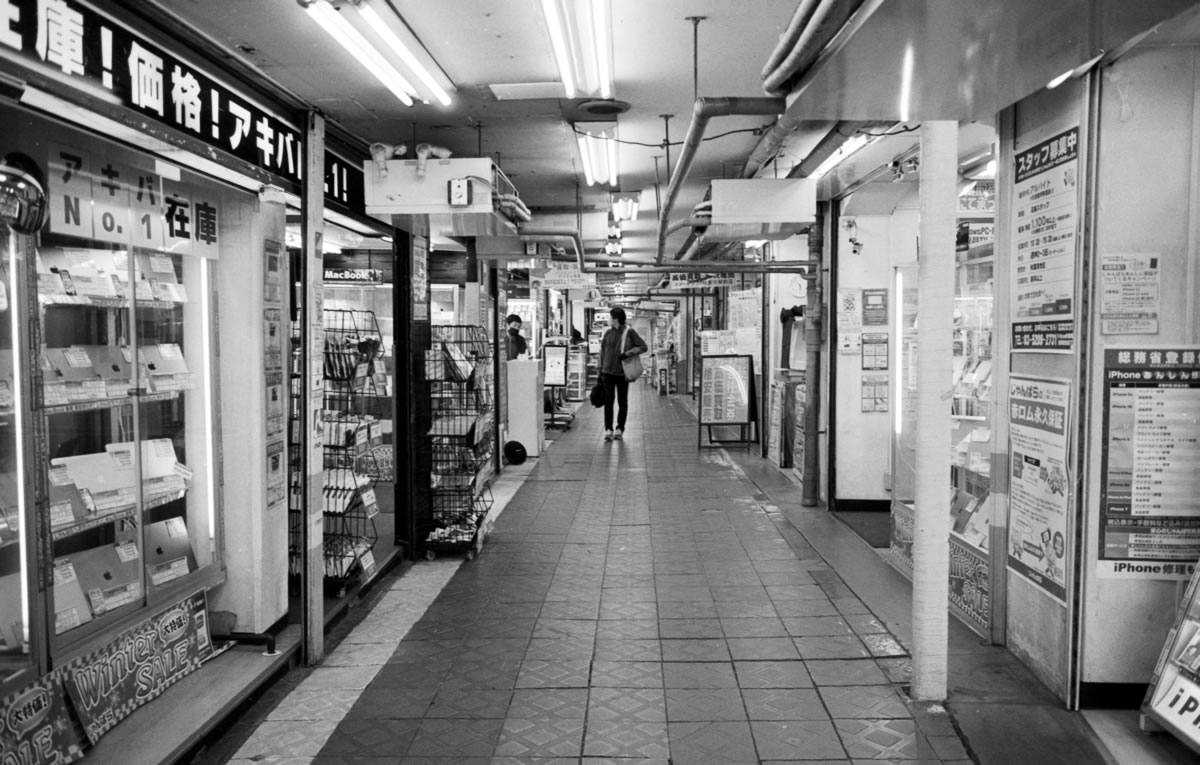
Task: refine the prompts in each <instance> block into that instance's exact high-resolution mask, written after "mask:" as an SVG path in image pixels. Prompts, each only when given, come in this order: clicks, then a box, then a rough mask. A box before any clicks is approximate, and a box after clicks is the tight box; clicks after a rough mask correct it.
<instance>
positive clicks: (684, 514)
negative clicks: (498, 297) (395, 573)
mask: <svg viewBox="0 0 1200 765" xmlns="http://www.w3.org/2000/svg"><path fill="white" fill-rule="evenodd" d="M631 394H632V395H631V397H630V398H631V399H632V401H631V407H632V411H631V419H630V428H629V430H628V431H627V433H626V437H625V440H624V441H621V442H613V443H605V442H604V441H603V440H602V439H601V429H600V422H599V416H598V415H599V413H598V411H597V410H594V409H591V408H590V407H587V408H586V409H585V410H581V412H580V415H579V417H578V418H577V419H576V424H575V426H574V428H573V429H572V430H571V431H570V432H568V433H566V434H564V435H563V436H561V437H559V438H558V439H557V440H556V441H555V443H554V444H553V447H552V448H551V449H550V450H549V451H548V452H546V453H545V454H544V455H543V456H542V458H541V459H540V460H539V461H538V464H537V465H536V467H535V468H534V469H533V471H532V472H531V473H530V475H529V477H528V479H527V480H526V481H525V483H524V484H523V485H522V487H521V488H520V490H519V491H518V492H517V493H516V495H515V496H514V497H513V498H512V500H511V501H510V502H509V504H508V506H507V508H506V509H505V510H504V512H503V514H501V516H500V517H499V519H498V521H497V523H496V526H495V531H494V533H493V535H492V536H491V537H490V538H489V540H488V543H487V546H486V549H485V552H484V554H483V555H481V556H480V557H479V558H477V559H476V560H474V561H472V562H469V563H461V565H460V561H459V560H456V559H453V558H445V559H439V560H438V561H435V562H433V563H422V564H418V565H417V566H415V567H414V568H413V569H412V570H411V571H409V572H408V573H407V574H406V575H405V576H404V577H403V578H401V579H399V580H398V581H397V584H396V587H395V590H394V591H393V592H389V593H388V594H387V595H386V596H385V597H384V598H383V599H382V600H381V602H380V603H379V605H378V606H376V608H375V609H374V611H373V612H372V613H371V614H370V616H368V617H367V619H365V620H364V621H363V623H362V624H360V625H359V626H358V627H357V628H356V629H355V631H354V632H353V633H351V635H350V637H348V638H347V639H346V640H345V641H344V642H343V643H342V644H341V645H340V646H339V647H338V649H337V650H336V651H335V652H334V653H333V654H332V655H331V656H330V658H329V661H328V662H327V663H326V665H325V666H323V667H322V668H320V669H317V670H316V671H314V672H313V673H312V675H311V676H310V677H309V678H307V679H306V680H305V681H304V682H303V683H301V684H300V685H299V686H298V687H297V689H296V690H295V691H294V692H293V693H292V694H291V695H290V696H289V697H288V698H286V699H285V700H284V701H283V702H282V703H281V704H280V705H279V706H278V707H277V708H276V710H275V712H273V713H272V714H271V715H270V717H269V718H268V720H267V721H266V722H265V723H263V724H262V725H261V726H260V727H259V729H258V730H257V731H256V732H255V733H254V734H253V735H252V736H251V737H250V739H249V740H248V741H247V742H246V744H245V745H244V746H243V747H242V748H241V750H240V751H238V753H237V754H236V755H235V756H234V760H233V762H236V763H239V765H243V764H244V765H248V763H250V762H263V761H271V760H274V761H277V762H296V763H309V762H313V763H334V762H339V763H341V762H364V763H367V762H371V763H385V762H402V763H431V764H441V765H449V764H450V763H476V764H478V765H484V764H492V765H501V764H503V765H516V764H517V763H530V764H532V763H537V764H538V765H551V764H554V765H559V764H565V763H576V764H577V765H583V764H586V765H601V764H602V763H623V764H626V765H633V763H656V764H661V765H665V764H666V763H668V762H670V763H673V764H674V765H693V764H695V765H715V764H717V763H765V762H769V763H785V762H807V763H813V762H821V763H859V762H868V761H886V762H898V763H916V762H922V763H939V762H947V763H960V762H961V763H965V762H970V759H969V755H968V754H967V752H966V749H965V748H964V746H963V744H962V742H961V741H960V739H959V737H958V736H957V735H956V733H955V728H954V725H953V724H952V722H951V720H950V719H949V717H948V715H947V714H946V713H945V712H944V711H943V710H942V709H941V708H939V707H934V708H923V707H922V706H920V705H914V704H912V703H910V702H908V701H907V699H906V698H905V696H904V688H903V683H904V682H905V680H906V673H907V668H908V664H907V657H906V656H905V653H904V649H903V648H902V647H901V646H900V644H899V643H898V642H897V641H896V640H895V639H894V637H893V636H892V635H890V634H889V633H888V632H887V630H886V628H885V627H884V626H883V625H882V624H881V622H880V620H878V619H876V618H874V617H873V615H872V614H871V612H870V610H869V609H867V608H866V607H865V606H864V605H863V603H862V602H861V601H859V600H858V599H857V598H856V597H855V596H854V594H853V593H852V592H851V591H850V590H849V588H847V587H846V586H845V584H844V583H843V582H842V581H841V579H840V578H839V577H838V575H837V574H836V572H834V571H833V570H832V569H831V568H830V567H829V566H828V565H827V564H826V562H825V561H824V560H822V559H821V558H819V557H817V556H816V555H815V554H814V553H813V552H812V551H811V548H808V547H807V546H806V545H804V544H802V543H797V542H796V541H795V538H800V537H799V535H794V536H793V537H785V535H784V533H783V532H781V531H780V530H779V528H778V526H777V524H776V523H775V522H774V521H773V520H772V519H771V518H770V517H768V514H767V512H766V510H765V509H764V502H765V499H764V498H763V497H762V495H760V494H758V492H757V489H756V487H755V486H754V484H752V483H751V482H750V481H748V480H747V479H746V478H745V474H744V473H742V472H741V471H740V470H739V469H738V468H737V467H736V466H735V465H734V464H733V462H732V461H730V460H729V458H728V457H727V456H726V455H725V454H724V453H723V452H722V451H720V450H709V449H705V450H702V451H697V449H696V447H695V443H696V426H695V420H694V419H693V418H692V417H691V415H690V414H689V413H688V412H687V409H686V408H685V407H684V406H681V405H680V404H679V403H677V402H676V401H674V400H673V399H668V398H660V397H657V396H654V395H653V391H652V390H651V389H649V388H647V387H644V386H641V385H635V386H633V387H632V388H631ZM800 539H802V538H800ZM435 595H436V596H435ZM425 605H427V606H428V607H427V608H426V607H425ZM401 637H403V639H400V638H401Z"/></svg>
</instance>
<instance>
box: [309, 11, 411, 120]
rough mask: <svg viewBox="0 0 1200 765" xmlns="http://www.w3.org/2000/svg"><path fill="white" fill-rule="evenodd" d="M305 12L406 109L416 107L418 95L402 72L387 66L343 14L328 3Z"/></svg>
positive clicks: (389, 65) (383, 59) (384, 60)
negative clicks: (414, 98) (416, 95)
mask: <svg viewBox="0 0 1200 765" xmlns="http://www.w3.org/2000/svg"><path fill="white" fill-rule="evenodd" d="M304 10H305V11H306V12H307V13H308V15H309V16H311V17H312V18H313V20H314V21H316V22H317V23H318V24H320V25H321V27H322V28H323V29H324V30H325V31H326V32H328V33H329V36H330V37H332V38H333V39H335V40H337V41H338V42H339V43H340V44H341V46H342V47H343V48H345V49H346V50H347V51H348V52H349V53H350V55H352V56H354V58H356V59H358V63H360V64H362V65H363V68H365V69H366V70H367V71H368V72H370V73H371V74H373V75H375V77H376V79H378V80H379V81H380V82H382V83H383V84H384V86H385V87H387V89H388V90H390V91H392V93H393V94H394V95H395V96H396V98H398V99H400V101H401V102H403V103H404V105H405V106H412V104H413V100H412V95H410V94H415V93H416V92H417V91H416V89H415V88H413V86H412V85H411V84H409V82H408V80H406V79H404V76H403V75H401V74H400V72H398V71H396V67H394V66H392V65H391V64H389V63H388V62H387V59H385V58H384V57H383V56H382V55H380V53H379V51H377V50H375V48H374V47H373V46H372V45H371V44H370V43H369V42H367V39H366V38H365V37H363V36H362V34H360V33H359V31H358V30H357V29H355V28H354V27H353V26H351V25H350V22H348V21H346V19H345V18H343V17H342V14H340V13H338V12H337V11H335V10H334V9H333V6H331V5H330V4H329V3H327V2H326V1H325V0H316V2H313V3H309V4H308V5H306V6H304Z"/></svg>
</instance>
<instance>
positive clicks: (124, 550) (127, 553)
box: [117, 542, 141, 563]
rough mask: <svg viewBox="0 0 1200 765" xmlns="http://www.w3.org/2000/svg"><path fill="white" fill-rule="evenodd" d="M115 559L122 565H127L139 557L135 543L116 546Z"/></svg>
mask: <svg viewBox="0 0 1200 765" xmlns="http://www.w3.org/2000/svg"><path fill="white" fill-rule="evenodd" d="M117 557H118V558H120V559H121V562H122V563H129V562H130V561H134V560H137V559H138V558H140V557H141V555H140V554H139V553H138V548H137V544H136V543H135V542H126V543H125V544H123V545H117Z"/></svg>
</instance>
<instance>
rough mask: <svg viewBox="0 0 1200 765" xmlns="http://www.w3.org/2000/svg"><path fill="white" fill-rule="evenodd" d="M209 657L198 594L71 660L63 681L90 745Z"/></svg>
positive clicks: (202, 599) (204, 615)
mask: <svg viewBox="0 0 1200 765" xmlns="http://www.w3.org/2000/svg"><path fill="white" fill-rule="evenodd" d="M212 654H213V645H212V640H211V638H210V637H209V633H208V610H207V605H206V602H205V596H204V591H203V590H201V591H200V592H197V593H195V594H193V595H190V596H188V597H186V598H184V599H183V600H181V601H179V602H178V603H176V604H175V605H173V606H171V607H170V608H168V609H166V610H165V611H162V612H160V613H158V614H156V615H155V616H153V617H151V618H150V619H148V620H147V621H145V622H143V623H142V624H140V625H138V626H137V627H134V628H133V629H131V630H128V631H126V632H124V633H122V634H121V635H120V636H119V637H117V638H116V639H115V640H114V641H112V642H111V643H108V644H107V645H105V646H103V647H101V648H99V649H97V650H95V651H92V652H91V653H89V654H87V655H86V656H83V657H81V658H80V659H78V660H76V661H74V662H72V663H71V664H70V665H68V666H67V667H66V668H65V669H66V671H65V677H64V679H63V683H64V685H65V686H66V688H67V693H68V694H70V697H71V702H72V706H73V707H74V709H75V714H76V715H78V717H79V721H80V722H81V723H83V727H84V730H85V731H86V732H87V736H88V738H89V739H90V740H91V742H92V743H93V744H94V743H96V741H98V740H99V739H100V737H101V736H102V735H104V733H105V732H106V731H108V730H110V729H111V728H113V727H114V726H115V725H116V724H117V723H119V722H121V721H122V720H124V719H125V718H126V717H128V716H129V715H131V714H133V712H134V711H135V710H137V708H138V707H140V706H142V705H143V704H146V703H147V702H149V701H151V700H153V699H155V698H157V697H158V696H159V695H161V694H162V692H163V691H165V690H167V688H169V687H171V686H172V685H174V684H175V683H177V682H179V681H180V680H182V679H183V678H184V677H186V676H187V675H189V674H191V673H192V672H194V671H195V670H197V669H198V668H199V667H200V664H201V663H202V662H204V661H205V660H206V659H208V658H209V657H210V656H212Z"/></svg>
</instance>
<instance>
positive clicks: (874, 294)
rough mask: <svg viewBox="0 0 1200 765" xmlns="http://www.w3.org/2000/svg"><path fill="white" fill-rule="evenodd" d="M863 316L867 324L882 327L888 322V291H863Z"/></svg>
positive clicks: (864, 322)
mask: <svg viewBox="0 0 1200 765" xmlns="http://www.w3.org/2000/svg"><path fill="white" fill-rule="evenodd" d="M862 318H863V322H862V323H863V324H864V325H865V326H872V327H881V326H885V325H886V324H887V323H888V320H889V319H890V318H891V317H889V316H888V291H887V289H886V288H885V289H874V290H863V291H862Z"/></svg>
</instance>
